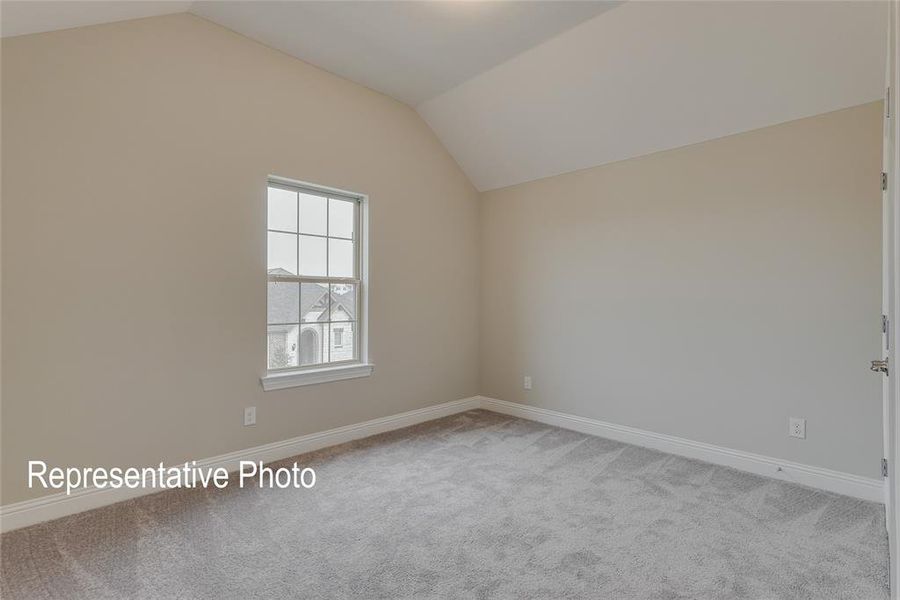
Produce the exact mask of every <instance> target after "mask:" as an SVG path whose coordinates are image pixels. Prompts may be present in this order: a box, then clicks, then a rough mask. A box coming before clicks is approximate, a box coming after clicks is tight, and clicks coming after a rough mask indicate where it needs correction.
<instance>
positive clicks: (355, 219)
mask: <svg viewBox="0 0 900 600" xmlns="http://www.w3.org/2000/svg"><path fill="white" fill-rule="evenodd" d="M359 214H360V200H359V199H358V198H354V197H350V196H343V195H340V194H335V193H331V192H329V191H327V190H317V189H315V188H311V187H307V186H305V185H303V186H299V185H298V186H294V185H290V184H285V183H282V182H280V181H277V182H276V181H270V182H269V187H268V233H267V235H268V278H269V282H268V321H267V328H268V366H269V370H279V369H282V370H283V369H300V368H304V367H314V366H317V365H318V366H325V365H330V364H335V363H349V362H353V361H358V360H359V359H360V356H359V331H360V329H359V315H358V310H357V308H358V306H359V305H360V293H361V289H360V288H361V281H360V274H359V271H360V254H359V253H360V249H359V237H360V236H359V220H360V219H359Z"/></svg>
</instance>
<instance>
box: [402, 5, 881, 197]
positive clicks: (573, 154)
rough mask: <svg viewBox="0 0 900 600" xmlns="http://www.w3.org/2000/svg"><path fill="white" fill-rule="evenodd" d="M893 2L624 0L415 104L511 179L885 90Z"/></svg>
mask: <svg viewBox="0 0 900 600" xmlns="http://www.w3.org/2000/svg"><path fill="white" fill-rule="evenodd" d="M887 9H888V5H887V3H869V2H626V3H625V4H623V5H621V6H619V7H617V8H614V9H612V10H610V11H608V12H606V13H604V14H602V15H600V16H598V17H596V18H594V19H592V20H590V21H588V22H586V23H583V24H581V25H578V26H576V27H575V28H573V29H570V30H569V31H567V32H566V33H563V34H562V35H559V36H557V37H555V38H553V39H551V40H549V41H547V42H545V43H544V44H542V45H540V46H537V47H535V48H532V49H531V50H528V51H526V52H524V53H522V54H520V55H519V56H516V57H515V58H513V59H511V60H510V61H508V62H506V63H503V64H502V65H499V66H498V67H496V68H494V69H492V70H490V71H488V72H486V73H482V74H481V75H478V76H477V77H475V78H473V79H471V80H469V81H467V82H465V83H463V84H462V85H460V86H458V87H456V88H454V89H452V90H450V91H448V92H446V93H445V94H443V95H441V96H438V97H436V98H434V99H432V100H430V101H428V102H425V103H424V104H422V105H421V106H419V108H418V110H419V113H420V114H421V115H422V116H423V117H424V118H425V119H426V120H427V121H428V123H429V124H430V125H431V127H432V128H433V129H434V131H435V132H436V133H437V135H438V136H439V137H440V138H441V140H442V142H443V143H444V145H445V146H446V147H447V149H448V150H449V151H450V153H451V154H452V155H453V156H454V157H455V158H456V160H457V161H458V162H459V164H460V166H461V167H462V168H463V170H464V171H465V172H466V174H467V175H468V176H469V178H470V179H471V181H472V182H473V183H474V184H475V186H476V187H477V188H478V189H479V190H489V189H494V188H498V187H504V186H508V185H512V184H516V183H521V182H524V181H529V180H533V179H539V178H542V177H547V176H550V175H556V174H559V173H564V172H568V171H573V170H577V169H582V168H586V167H592V166H596V165H600V164H604V163H609V162H613V161H617V160H622V159H626V158H631V157H635V156H640V155H644V154H648V153H651V152H655V151H659V150H665V149H670V148H676V147H679V146H684V145H687V144H692V143H696V142H700V141H704V140H709V139H714V138H717V137H722V136H725V135H729V134H733V133H737V132H741V131H748V130H751V129H756V128H759V127H764V126H767V125H773V124H776V123H781V122H784V121H789V120H792V119H797V118H801V117H806V116H812V115H816V114H820V113H823V112H828V111H832V110H836V109H840V108H845V107H849V106H854V105H857V104H862V103H865V102H870V101H873V100H877V99H879V98H880V97H882V95H883V85H884V73H885V66H884V63H885V54H886V42H885V38H886V29H887Z"/></svg>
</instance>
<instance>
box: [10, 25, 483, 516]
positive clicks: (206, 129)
mask: <svg viewBox="0 0 900 600" xmlns="http://www.w3.org/2000/svg"><path fill="white" fill-rule="evenodd" d="M2 104H3V114H2V136H3V137H2V145H3V156H2V169H3V181H2V202H3V205H2V210H3V222H2V226H3V230H2V260H3V262H2V286H3V305H2V327H3V340H2V343H3V348H2V360H3V363H2V375H3V379H2V395H3V405H2V448H0V450H2V473H3V474H2V484H3V486H2V487H3V494H2V503H4V504H7V503H11V502H15V501H19V500H23V499H26V498H29V497H34V496H37V495H40V493H41V492H38V491H28V490H27V489H26V488H25V486H24V482H25V461H26V460H27V459H29V458H32V459H35V458H41V459H44V460H47V461H48V462H50V463H54V464H59V465H88V464H97V465H112V464H119V465H132V464H133V465H143V464H153V463H156V462H159V461H166V462H174V461H183V460H187V459H195V458H196V459H199V458H204V457H209V456H213V455H217V454H221V453H224V452H229V451H233V450H238V449H242V448H248V447H252V446H256V445H259V444H263V443H267V442H272V441H276V440H282V439H286V438H289V437H292V436H296V435H301V434H304V433H308V432H313V431H319V430H323V429H327V428H331V427H335V426H339V425H345V424H348V423H356V422H359V421H363V420H366V419H371V418H374V417H378V416H383V415H389V414H395V413H398V412H402V411H405V410H410V409H414V408H418V407H422V406H425V405H429V404H435V403H439V402H444V401H448V400H455V399H458V398H463V397H467V396H471V395H473V394H475V393H477V391H478V390H477V373H478V364H477V350H478V343H477V335H478V333H477V310H478V307H477V298H478V294H477V288H478V262H477V260H478V223H477V219H478V196H477V194H476V192H475V191H474V189H473V188H472V186H471V185H470V184H469V183H468V181H467V180H466V179H465V177H464V176H463V174H462V173H461V171H460V170H459V169H458V168H457V166H456V164H455V163H454V162H453V160H452V159H451V158H450V156H449V155H448V154H447V152H446V151H445V150H444V149H443V147H442V146H441V145H440V144H439V143H438V141H437V139H436V138H435V136H434V135H433V134H432V132H431V131H430V130H429V128H428V127H427V125H425V123H424V122H423V121H422V120H421V119H420V118H419V117H418V115H416V113H415V112H414V111H413V110H412V109H410V108H408V107H406V106H405V105H402V104H400V103H398V102H396V101H394V100H391V99H389V98H387V97H385V96H383V95H380V94H377V93H375V92H372V91H370V90H368V89H366V88H363V87H361V86H358V85H355V84H353V83H350V82H348V81H345V80H343V79H340V78H338V77H335V76H333V75H330V74H328V73H326V72H324V71H321V70H319V69H317V68H314V67H312V66H309V65H307V64H304V63H302V62H300V61H297V60H295V59H293V58H290V57H288V56H286V55H283V54H281V53H279V52H277V51H274V50H271V49H269V48H266V47H264V46H262V45H260V44H257V43H255V42H252V41H250V40H249V39H247V38H244V37H241V36H239V35H237V34H234V33H231V32H229V31H227V30H225V29H222V28H220V27H218V26H216V25H212V24H210V23H208V22H206V21H203V20H201V19H199V18H196V17H193V16H188V15H175V16H167V17H159V18H151V19H143V20H137V21H129V22H123V23H118V24H112V25H104V26H97V27H87V28H80V29H73V30H68V31H60V32H55V33H49V34H40V35H32V36H24V37H20V38H10V39H5V40H3V45H2ZM270 173H272V174H277V175H282V176H285V177H291V178H295V179H300V180H304V181H310V182H314V183H319V184H323V185H328V186H333V187H339V188H344V189H350V190H354V191H359V192H363V193H367V194H369V195H370V199H371V246H370V259H371V297H370V316H371V319H370V323H371V324H370V330H369V332H370V340H371V341H370V355H371V358H372V361H373V362H374V363H375V365H376V367H375V374H374V375H373V376H372V377H371V378H368V379H357V380H353V381H344V382H339V383H332V384H328V385H319V386H312V387H305V388H295V389H291V390H284V391H278V392H268V393H264V392H263V391H262V389H261V387H260V384H259V380H258V377H259V375H260V374H261V373H262V372H263V370H264V369H265V355H266V347H265V340H266V338H265V314H266V311H265V303H266V284H265V281H266V279H265V277H266V276H265V256H266V252H265V197H264V190H265V182H266V176H267V175H268V174H270ZM253 405H255V406H257V412H258V414H257V421H258V424H257V425H256V426H255V427H243V426H242V424H241V423H242V413H243V407H244V406H253Z"/></svg>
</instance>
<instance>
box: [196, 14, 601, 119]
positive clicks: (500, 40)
mask: <svg viewBox="0 0 900 600" xmlns="http://www.w3.org/2000/svg"><path fill="white" fill-rule="evenodd" d="M617 4H618V3H617V2H597V1H594V2H583V1H560V0H549V1H547V0H545V1H531V0H529V1H505V2H496V1H494V2H490V1H481V2H460V1H459V0H441V1H430V2H409V1H385V0H382V1H378V2H372V1H366V0H363V1H340V2H335V1H334V0H327V1H306V2H278V1H275V2H272V1H268V0H256V1H250V2H247V1H238V2H222V1H220V0H201V1H197V2H194V4H193V6H192V8H191V12H193V13H195V14H197V15H200V16H201V17H204V18H206V19H209V20H210V21H213V22H215V23H218V24H219V25H223V26H225V27H228V28H229V29H232V30H234V31H237V32H239V33H242V34H244V35H246V36H247V37H251V38H253V39H255V40H258V41H260V42H262V43H264V44H266V45H268V46H271V47H273V48H277V49H279V50H281V51H283V52H286V53H287V54H290V55H292V56H296V57H297V58H300V59H303V60H305V61H306V62H309V63H312V64H314V65H316V66H319V67H322V68H323V69H325V70H327V71H330V72H332V73H335V74H337V75H340V76H342V77H345V78H347V79H350V80H352V81H356V82H357V83H361V84H363V85H365V86H368V87H370V88H372V89H374V90H378V91H379V92H383V93H385V94H387V95H388V96H392V97H394V98H396V99H398V100H401V101H403V102H406V103H407V104H409V105H410V106H416V105H418V104H419V103H421V102H423V101H425V100H428V99H429V98H433V97H434V96H436V95H438V94H440V93H441V92H445V91H447V90H449V89H450V88H452V87H454V86H456V85H458V84H460V83H462V82H464V81H466V80H467V79H470V78H471V77H473V76H475V75H478V74H479V73H482V72H484V71H486V70H488V69H489V68H491V67H493V66H495V65H498V64H500V63H501V62H503V61H505V60H507V59H509V58H512V57H513V56H515V55H516V54H519V53H520V52H522V51H524V50H527V49H528V48H531V47H532V46H535V45H537V44H539V43H540V42H542V41H544V40H546V39H548V38H550V37H552V36H554V35H556V34H558V33H560V32H562V31H564V30H566V29H569V28H571V27H573V26H574V25H577V24H578V23H581V22H582V21H585V20H587V19H589V18H591V17H593V16H595V15H597V14H599V13H601V12H603V11H604V10H607V9H609V8H612V7H614V6H616V5H617Z"/></svg>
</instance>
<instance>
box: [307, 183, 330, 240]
mask: <svg viewBox="0 0 900 600" xmlns="http://www.w3.org/2000/svg"><path fill="white" fill-rule="evenodd" d="M300 233H311V234H313V235H327V233H328V199H327V198H323V197H322V196H314V195H312V194H303V193H301V194H300Z"/></svg>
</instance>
